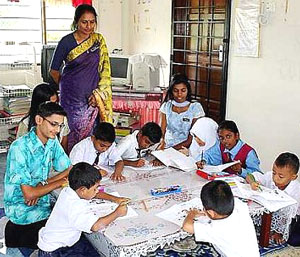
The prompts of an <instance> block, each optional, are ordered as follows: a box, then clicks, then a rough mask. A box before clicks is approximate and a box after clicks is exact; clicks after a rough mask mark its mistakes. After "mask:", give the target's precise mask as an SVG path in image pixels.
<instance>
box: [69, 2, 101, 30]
mask: <svg viewBox="0 0 300 257" xmlns="http://www.w3.org/2000/svg"><path fill="white" fill-rule="evenodd" d="M85 12H90V13H92V14H94V16H95V22H96V23H97V13H96V10H95V8H94V7H93V6H91V5H88V4H81V5H78V6H77V8H76V10H75V14H74V19H73V23H72V25H71V30H76V29H77V23H78V21H79V19H80V17H81V16H82V15H83V14H84V13H85Z"/></svg>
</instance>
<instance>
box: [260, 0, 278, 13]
mask: <svg viewBox="0 0 300 257" xmlns="http://www.w3.org/2000/svg"><path fill="white" fill-rule="evenodd" d="M262 6H263V10H264V13H274V12H275V9H276V6H275V2H274V1H262Z"/></svg>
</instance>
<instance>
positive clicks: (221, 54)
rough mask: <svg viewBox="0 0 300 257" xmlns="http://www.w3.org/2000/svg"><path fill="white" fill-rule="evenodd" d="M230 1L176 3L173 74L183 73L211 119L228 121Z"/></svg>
mask: <svg viewBox="0 0 300 257" xmlns="http://www.w3.org/2000/svg"><path fill="white" fill-rule="evenodd" d="M230 2H231V1H230V0H173V3H172V46H171V74H175V73H183V74H186V75H187V76H188V78H189V79H190V82H191V85H192V94H193V95H192V97H193V99H194V100H197V101H199V102H200V103H201V104H202V106H203V108H204V110H205V112H206V115H207V116H208V117H211V118H213V119H214V120H216V121H217V122H219V121H221V120H223V119H224V118H225V110H226V83H227V65H228V42H229V26H230Z"/></svg>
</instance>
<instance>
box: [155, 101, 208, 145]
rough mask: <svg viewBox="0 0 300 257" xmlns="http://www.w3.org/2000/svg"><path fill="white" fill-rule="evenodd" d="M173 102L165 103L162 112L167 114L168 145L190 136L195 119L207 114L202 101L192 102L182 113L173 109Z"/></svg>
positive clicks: (166, 135) (166, 136) (166, 140)
mask: <svg viewBox="0 0 300 257" xmlns="http://www.w3.org/2000/svg"><path fill="white" fill-rule="evenodd" d="M172 107H173V105H172V102H171V100H169V101H168V102H166V103H163V104H162V106H161V108H160V112H162V113H164V114H165V115H166V120H167V128H166V134H165V142H166V147H171V146H175V145H177V144H179V143H181V142H183V141H185V140H186V139H187V138H188V135H189V132H190V129H191V126H192V121H193V119H197V118H200V117H202V116H204V115H205V113H204V111H203V108H202V106H201V104H200V103H198V102H196V103H191V104H190V106H189V108H188V110H187V111H185V112H182V113H176V112H173V111H172Z"/></svg>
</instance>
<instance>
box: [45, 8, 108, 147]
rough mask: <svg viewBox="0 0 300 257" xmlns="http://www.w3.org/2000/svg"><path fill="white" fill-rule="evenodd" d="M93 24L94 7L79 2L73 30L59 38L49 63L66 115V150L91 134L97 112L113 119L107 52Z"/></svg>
mask: <svg viewBox="0 0 300 257" xmlns="http://www.w3.org/2000/svg"><path fill="white" fill-rule="evenodd" d="M96 24H97V14H96V11H95V9H94V8H93V7H92V6H90V5H79V6H78V7H77V8H76V11H75V15H74V21H73V24H72V29H73V30H74V32H73V33H71V34H68V35H66V36H64V37H63V38H62V39H61V40H60V42H59V43H58V45H57V47H56V49H55V53H54V56H53V59H52V63H51V68H50V74H51V76H52V77H53V79H54V81H55V82H56V83H57V84H59V88H60V103H61V105H62V107H63V108H64V110H65V111H66V112H67V115H68V122H69V128H70V133H69V136H68V152H70V151H71V149H72V147H73V146H74V145H75V144H76V143H78V142H79V141H80V140H82V139H84V138H86V137H88V136H90V135H91V134H92V132H93V128H94V126H95V121H96V118H97V117H98V116H99V117H100V120H101V121H106V122H112V91H111V78H110V63H109V56H108V50H107V47H106V43H105V40H104V38H103V36H102V35H101V34H99V33H95V32H94V30H95V27H96ZM63 63H64V68H63V71H62V73H60V71H59V70H60V67H61V65H62V64H63Z"/></svg>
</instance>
